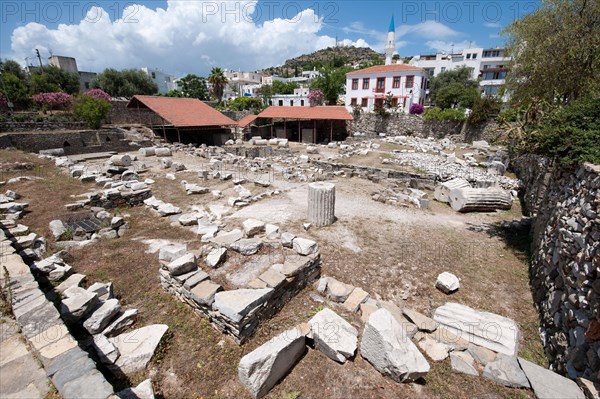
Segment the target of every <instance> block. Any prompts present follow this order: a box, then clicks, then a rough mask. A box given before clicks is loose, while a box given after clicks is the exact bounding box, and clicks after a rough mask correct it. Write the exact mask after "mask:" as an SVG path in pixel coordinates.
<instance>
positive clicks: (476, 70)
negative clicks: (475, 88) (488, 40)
mask: <svg viewBox="0 0 600 399" xmlns="http://www.w3.org/2000/svg"><path fill="white" fill-rule="evenodd" d="M510 60H511V58H510V57H508V56H507V55H506V51H505V50H504V49H500V48H468V49H464V50H462V52H460V53H455V54H423V55H417V56H415V57H413V58H412V59H411V60H410V62H409V65H412V66H417V67H421V68H423V69H425V71H427V74H428V77H430V78H431V77H433V76H437V75H439V74H440V73H442V72H445V71H449V70H452V69H456V68H459V67H462V66H465V67H467V68H471V71H472V77H473V79H480V82H479V85H480V92H481V93H482V94H484V95H492V94H497V93H498V90H499V89H500V87H501V86H502V85H504V81H505V78H506V74H507V72H508V68H507V66H508V63H509V62H510Z"/></svg>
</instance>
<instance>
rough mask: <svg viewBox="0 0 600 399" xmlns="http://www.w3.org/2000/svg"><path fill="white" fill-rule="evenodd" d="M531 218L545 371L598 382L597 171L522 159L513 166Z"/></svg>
mask: <svg viewBox="0 0 600 399" xmlns="http://www.w3.org/2000/svg"><path fill="white" fill-rule="evenodd" d="M515 164H516V165H518V166H517V170H519V173H520V175H521V176H522V179H523V180H524V181H525V183H526V184H527V186H526V187H527V192H526V194H525V202H526V204H527V207H528V208H530V209H529V210H530V213H532V214H534V215H536V217H535V221H534V223H533V232H532V239H533V242H532V258H531V268H530V278H531V287H532V292H533V297H534V302H535V304H536V306H537V308H538V310H539V313H540V321H541V335H542V340H543V343H544V347H545V351H546V355H547V357H548V359H549V362H550V365H551V367H552V368H553V369H554V370H556V371H558V372H560V373H561V374H565V375H568V376H569V377H571V378H573V379H574V378H577V377H582V376H583V377H585V378H588V379H590V380H593V381H596V382H598V372H599V371H600V280H599V279H598V277H599V273H600V251H599V249H598V243H599V242H600V219H599V218H598V215H597V212H598V204H599V203H600V166H595V165H590V164H586V165H585V166H582V167H579V168H577V169H564V168H555V169H554V170H551V168H550V167H549V166H550V165H549V162H548V160H545V159H543V158H539V157H534V156H527V157H524V158H522V159H520V160H517V162H516V163H515Z"/></svg>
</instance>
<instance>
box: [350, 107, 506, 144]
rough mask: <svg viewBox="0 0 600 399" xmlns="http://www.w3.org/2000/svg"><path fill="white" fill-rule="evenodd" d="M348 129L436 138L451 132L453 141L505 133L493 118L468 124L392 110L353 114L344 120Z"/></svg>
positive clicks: (492, 137) (374, 134)
mask: <svg viewBox="0 0 600 399" xmlns="http://www.w3.org/2000/svg"><path fill="white" fill-rule="evenodd" d="M347 128H348V133H349V134H350V135H352V136H354V135H355V134H356V133H359V137H360V136H362V135H364V136H366V137H377V136H378V135H379V134H380V133H384V134H385V135H386V136H400V135H402V136H416V137H435V138H437V139H440V138H444V137H449V136H452V137H454V138H455V139H456V141H460V142H468V143H470V142H473V141H474V140H486V141H488V142H495V141H497V140H498V139H499V138H500V137H502V136H503V135H504V133H505V129H503V128H502V127H501V126H499V125H498V124H497V123H496V122H495V121H489V122H485V123H481V124H478V125H474V126H471V125H467V124H466V123H464V122H457V121H433V120H424V119H423V117H422V116H420V115H410V114H402V113H400V114H391V115H387V116H381V115H376V114H361V115H358V116H354V120H353V121H349V122H348V124H347Z"/></svg>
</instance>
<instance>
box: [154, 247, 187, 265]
mask: <svg viewBox="0 0 600 399" xmlns="http://www.w3.org/2000/svg"><path fill="white" fill-rule="evenodd" d="M186 252H187V245H185V244H169V245H165V246H164V247H162V248H161V249H160V251H159V252H158V259H160V260H164V261H166V262H171V261H174V260H175V259H177V258H179V257H180V256H183V255H185V253H186Z"/></svg>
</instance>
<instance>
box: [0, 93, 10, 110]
mask: <svg viewBox="0 0 600 399" xmlns="http://www.w3.org/2000/svg"><path fill="white" fill-rule="evenodd" d="M4 108H8V100H7V99H6V96H5V95H4V93H0V109H4Z"/></svg>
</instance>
